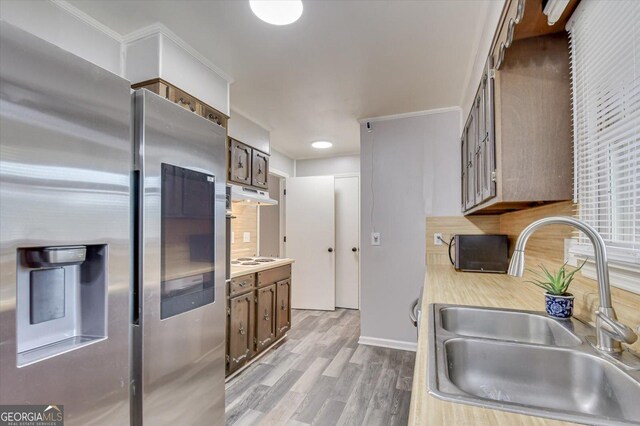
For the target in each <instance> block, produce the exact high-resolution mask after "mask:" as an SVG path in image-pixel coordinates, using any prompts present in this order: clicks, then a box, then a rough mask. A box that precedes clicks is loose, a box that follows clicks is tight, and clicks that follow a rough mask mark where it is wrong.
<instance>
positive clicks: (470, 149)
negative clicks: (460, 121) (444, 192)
mask: <svg viewBox="0 0 640 426" xmlns="http://www.w3.org/2000/svg"><path fill="white" fill-rule="evenodd" d="M475 127H476V119H475V108H472V109H471V114H470V115H469V118H468V119H467V125H466V126H465V128H464V132H465V136H464V137H465V139H466V140H467V158H466V159H467V195H466V201H467V204H466V208H467V210H468V209H470V208H472V207H473V206H475V205H476V203H475V200H476V191H475V186H476V181H475V176H476V173H475V167H474V165H475V164H474V163H475V151H476V140H477V139H476V136H475Z"/></svg>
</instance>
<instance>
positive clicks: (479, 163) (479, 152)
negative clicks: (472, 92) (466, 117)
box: [474, 75, 486, 205]
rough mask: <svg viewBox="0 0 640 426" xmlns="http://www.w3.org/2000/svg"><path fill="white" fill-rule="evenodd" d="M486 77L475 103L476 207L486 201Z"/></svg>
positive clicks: (481, 83) (482, 81)
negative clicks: (484, 189) (484, 193)
mask: <svg viewBox="0 0 640 426" xmlns="http://www.w3.org/2000/svg"><path fill="white" fill-rule="evenodd" d="M485 77H486V75H485V76H483V78H482V80H481V81H480V88H479V89H478V95H477V96H476V102H475V106H474V109H475V113H476V117H477V120H476V125H477V133H476V138H477V142H476V143H477V147H476V158H475V159H476V162H475V164H476V168H475V172H476V187H475V191H476V205H477V204H480V203H482V202H483V201H484V198H483V194H482V189H483V187H484V182H485V167H484V151H485V142H486V137H485V136H486V122H485V108H484V88H485V86H486V79H485Z"/></svg>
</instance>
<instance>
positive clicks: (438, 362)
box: [428, 304, 640, 425]
mask: <svg viewBox="0 0 640 426" xmlns="http://www.w3.org/2000/svg"><path fill="white" fill-rule="evenodd" d="M429 315H430V321H429V377H428V387H429V393H431V394H432V395H434V396H436V397H438V398H441V399H444V400H447V401H452V402H458V403H464V404H470V405H476V406H480V407H486V408H494V409H499V410H504V411H511V412H515V413H520V414H528V415H533V416H539V417H548V418H552V419H558V420H566V421H572V422H577V423H586V424H591V425H628V424H636V425H638V424H640V369H633V368H627V367H624V366H622V365H621V364H619V363H618V362H617V361H615V360H613V359H611V358H609V357H606V356H603V355H602V354H601V353H600V352H598V351H597V350H595V349H594V348H593V347H592V346H591V345H590V344H589V343H588V342H587V336H589V335H592V334H593V333H594V329H593V327H591V326H589V325H587V324H584V323H582V322H580V321H578V320H575V319H572V320H563V321H556V320H553V319H551V318H548V317H547V316H546V315H544V314H542V313H537V312H528V311H517V310H505V309H499V308H480V307H469V306H457V305H440V304H431V305H430V310H429ZM625 355H626V356H630V357H631V356H634V355H633V354H632V353H631V352H628V351H627V352H626V353H625Z"/></svg>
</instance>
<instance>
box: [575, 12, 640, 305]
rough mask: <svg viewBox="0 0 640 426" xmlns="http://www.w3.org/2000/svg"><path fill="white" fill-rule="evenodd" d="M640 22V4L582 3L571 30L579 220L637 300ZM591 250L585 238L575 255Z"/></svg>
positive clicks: (639, 261) (613, 273)
mask: <svg viewBox="0 0 640 426" xmlns="http://www.w3.org/2000/svg"><path fill="white" fill-rule="evenodd" d="M638 22H640V2H638V1H635V0H631V1H613V2H612V1H606V0H593V1H583V2H581V3H580V5H579V6H578V8H577V9H576V12H575V13H574V15H573V16H572V17H571V20H570V21H569V24H568V26H567V29H568V31H569V38H570V45H571V74H572V90H573V137H574V155H575V163H574V164H575V173H574V179H575V181H574V189H575V196H574V198H575V201H576V202H577V203H578V206H579V210H578V211H579V217H580V219H582V220H584V221H585V222H587V223H589V224H590V225H592V226H593V227H595V228H596V229H597V230H598V232H599V233H600V234H601V235H602V237H603V238H604V240H605V241H606V243H607V246H608V252H609V255H610V258H611V260H612V261H613V262H611V263H610V264H611V266H612V268H611V276H612V282H613V283H614V284H616V283H617V284H618V286H620V287H624V288H627V289H629V290H632V291H635V292H640V284H638V283H637V281H638V280H637V277H638V276H639V275H640V25H638ZM588 249H590V243H589V242H588V240H587V239H586V237H584V236H582V235H581V236H580V240H579V241H578V245H577V247H575V248H574V249H573V250H572V254H575V255H576V256H578V257H584V256H585V255H586V254H588ZM586 272H587V275H588V272H589V271H588V269H587V271H586ZM625 277H626V278H625ZM634 281H635V283H634Z"/></svg>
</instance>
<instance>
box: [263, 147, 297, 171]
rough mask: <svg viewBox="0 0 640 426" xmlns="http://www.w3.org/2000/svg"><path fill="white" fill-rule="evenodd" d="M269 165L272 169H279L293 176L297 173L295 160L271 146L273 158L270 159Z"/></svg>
mask: <svg viewBox="0 0 640 426" xmlns="http://www.w3.org/2000/svg"><path fill="white" fill-rule="evenodd" d="M269 167H270V168H271V170H278V171H280V172H284V173H286V174H288V175H289V177H293V176H294V175H295V171H296V169H295V162H294V161H293V160H292V159H291V158H289V157H287V156H286V155H284V154H283V153H281V152H280V151H277V150H275V149H273V148H271V158H270V159H269Z"/></svg>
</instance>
